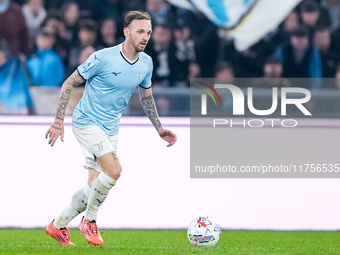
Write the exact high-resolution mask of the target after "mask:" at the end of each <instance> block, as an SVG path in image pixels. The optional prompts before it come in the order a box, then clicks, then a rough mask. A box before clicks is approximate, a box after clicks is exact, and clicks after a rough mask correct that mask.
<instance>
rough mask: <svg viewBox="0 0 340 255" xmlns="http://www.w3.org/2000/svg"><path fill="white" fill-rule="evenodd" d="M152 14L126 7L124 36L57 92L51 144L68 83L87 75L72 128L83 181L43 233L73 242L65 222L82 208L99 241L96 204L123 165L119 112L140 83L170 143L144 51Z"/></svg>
mask: <svg viewBox="0 0 340 255" xmlns="http://www.w3.org/2000/svg"><path fill="white" fill-rule="evenodd" d="M151 32H152V30H151V18H150V15H149V14H148V13H146V12H138V11H130V12H128V13H127V14H126V16H125V19H124V35H125V37H126V38H125V41H124V42H123V43H122V44H120V45H118V46H115V47H111V48H106V49H103V50H100V51H96V52H94V53H93V54H92V55H91V56H90V57H89V58H88V59H87V61H86V62H85V63H83V64H82V65H80V66H79V67H78V68H77V70H76V71H75V72H73V74H72V75H71V76H70V77H68V78H67V79H66V81H65V82H64V84H63V86H62V88H61V94H60V96H59V105H58V110H57V113H56V116H55V119H54V123H53V124H52V125H51V126H50V127H49V129H48V131H47V132H46V138H47V139H49V140H48V143H49V144H50V145H51V146H53V145H54V144H55V142H56V140H57V139H58V137H60V139H61V141H64V115H65V109H66V105H67V103H68V101H69V99H70V93H71V91H72V89H73V88H74V87H75V86H77V85H79V84H81V83H83V82H84V81H86V86H85V91H84V95H83V97H82V99H81V100H80V101H79V103H78V105H77V107H76V108H75V110H74V113H73V118H72V128H73V133H74V135H75V136H76V138H77V140H78V141H79V144H80V147H81V149H82V151H83V154H84V156H85V158H86V161H85V165H84V167H85V168H87V169H88V173H89V175H88V182H87V183H86V184H85V185H84V186H83V187H82V188H81V189H80V190H79V191H77V192H76V193H75V194H74V195H73V197H72V199H71V202H70V204H69V205H68V206H67V207H66V208H65V209H64V211H63V212H62V213H61V214H60V215H59V216H58V217H57V218H56V219H55V220H53V221H52V222H51V223H50V224H49V225H48V226H47V228H46V233H47V234H48V235H50V236H51V237H53V238H54V239H56V240H57V241H58V242H59V243H60V244H62V245H74V244H73V243H72V242H71V240H70V237H69V232H68V229H67V228H66V226H67V225H68V223H69V222H70V221H71V220H72V219H73V218H74V217H76V216H77V215H78V214H80V213H81V212H83V211H85V216H84V217H83V218H82V220H81V222H80V224H79V230H80V232H81V233H82V234H83V235H84V236H85V238H86V240H87V241H88V242H90V243H93V244H95V245H102V244H103V243H104V242H103V240H102V238H101V236H100V234H99V230H98V227H97V224H96V219H97V213H98V209H99V207H100V205H101V204H102V203H103V202H104V201H105V199H106V197H107V195H108V193H109V190H110V189H111V188H112V187H113V186H114V185H115V183H116V182H117V180H118V178H119V176H120V173H121V171H122V167H121V165H120V162H119V160H118V157H117V154H116V146H117V140H118V129H119V122H120V117H121V116H122V113H123V111H124V108H125V106H126V105H127V103H128V101H129V99H130V96H131V94H132V93H133V91H134V89H135V88H136V87H137V86H139V94H140V102H141V105H142V108H143V109H144V111H145V113H146V115H147V116H148V117H149V119H150V121H151V123H152V124H153V125H154V127H155V128H156V130H157V132H158V134H159V136H160V137H161V138H163V139H164V140H165V141H167V142H168V145H167V146H168V147H169V146H172V145H173V144H174V143H175V142H176V140H177V136H176V135H175V134H174V133H172V132H171V131H169V130H166V129H163V127H162V125H161V123H160V120H159V116H158V113H157V109H156V105H155V101H154V99H153V96H152V90H151V75H152V69H153V65H152V60H151V58H150V57H149V56H148V55H147V54H145V53H144V52H143V50H144V49H145V46H146V45H147V43H148V41H149V39H150V36H151Z"/></svg>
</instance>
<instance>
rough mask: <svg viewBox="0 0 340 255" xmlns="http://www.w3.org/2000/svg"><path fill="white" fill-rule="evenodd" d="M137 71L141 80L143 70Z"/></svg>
mask: <svg viewBox="0 0 340 255" xmlns="http://www.w3.org/2000/svg"><path fill="white" fill-rule="evenodd" d="M138 73H139V80H142V78H143V74H144V73H145V71H138Z"/></svg>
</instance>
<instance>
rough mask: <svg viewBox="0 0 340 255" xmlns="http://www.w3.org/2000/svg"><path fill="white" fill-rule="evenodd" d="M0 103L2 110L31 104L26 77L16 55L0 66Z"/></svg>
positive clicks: (11, 109) (30, 105) (10, 109)
mask: <svg viewBox="0 0 340 255" xmlns="http://www.w3.org/2000/svg"><path fill="white" fill-rule="evenodd" d="M0 105H1V107H3V108H4V109H3V111H4V112H7V111H9V112H10V111H13V110H14V111H15V110H16V109H23V108H29V107H32V106H33V103H32V100H31V96H30V94H29V90H28V81H27V77H26V75H25V72H24V70H23V68H22V66H21V63H20V59H19V58H18V57H13V58H10V59H8V60H7V62H6V63H5V64H4V65H3V66H1V67H0ZM0 112H1V109H0Z"/></svg>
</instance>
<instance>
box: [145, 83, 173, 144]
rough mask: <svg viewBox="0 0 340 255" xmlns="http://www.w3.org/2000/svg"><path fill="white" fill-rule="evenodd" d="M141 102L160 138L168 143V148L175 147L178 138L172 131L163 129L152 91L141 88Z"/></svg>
mask: <svg viewBox="0 0 340 255" xmlns="http://www.w3.org/2000/svg"><path fill="white" fill-rule="evenodd" d="M139 100H140V103H141V105H142V108H143V110H144V112H145V114H146V116H148V118H149V119H150V121H151V123H152V124H153V126H154V127H155V128H156V130H157V132H158V134H159V136H160V137H161V138H163V139H164V140H165V141H167V142H168V145H167V146H168V147H170V146H172V145H174V144H175V142H176V141H177V136H176V135H175V134H174V133H172V132H171V131H170V130H166V129H163V127H162V124H161V122H160V120H159V116H158V112H157V108H156V104H155V100H154V99H153V96H152V89H151V88H148V89H144V88H143V87H141V86H139Z"/></svg>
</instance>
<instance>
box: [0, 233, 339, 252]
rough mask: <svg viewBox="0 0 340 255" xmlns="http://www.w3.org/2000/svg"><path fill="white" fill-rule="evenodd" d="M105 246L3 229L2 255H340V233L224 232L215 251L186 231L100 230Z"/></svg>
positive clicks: (0, 236) (79, 238)
mask: <svg viewBox="0 0 340 255" xmlns="http://www.w3.org/2000/svg"><path fill="white" fill-rule="evenodd" d="M101 235H102V237H103V239H104V242H105V243H104V245H103V246H101V247H98V246H94V245H91V244H88V243H87V242H86V240H85V238H84V237H83V236H82V235H81V234H80V232H78V231H77V230H75V229H72V230H70V236H71V239H72V242H74V243H75V244H76V246H74V247H64V246H61V245H59V243H58V242H57V241H55V240H54V239H52V238H50V237H49V236H47V235H46V234H45V230H44V229H0V254H1V255H5V254H6V255H7V254H11V255H15V254H60V255H61V254H62V255H68V254H72V255H73V254H86V255H87V254H96V255H106V254H146V255H153V254H155V255H158V254H176V255H180V254H184V255H188V254H213V255H215V254H228V255H229V254H252V255H255V254H261V255H262V254H294V255H295V254H308V255H312V254H340V232H314V231H310V232H309V231H306V232H303V231H297V232H288V231H287V232H286V231H226V230H225V231H222V237H221V240H220V242H219V244H218V245H217V246H216V247H213V248H198V247H194V246H192V245H191V244H190V243H189V241H188V239H187V236H186V231H185V230H101Z"/></svg>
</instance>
